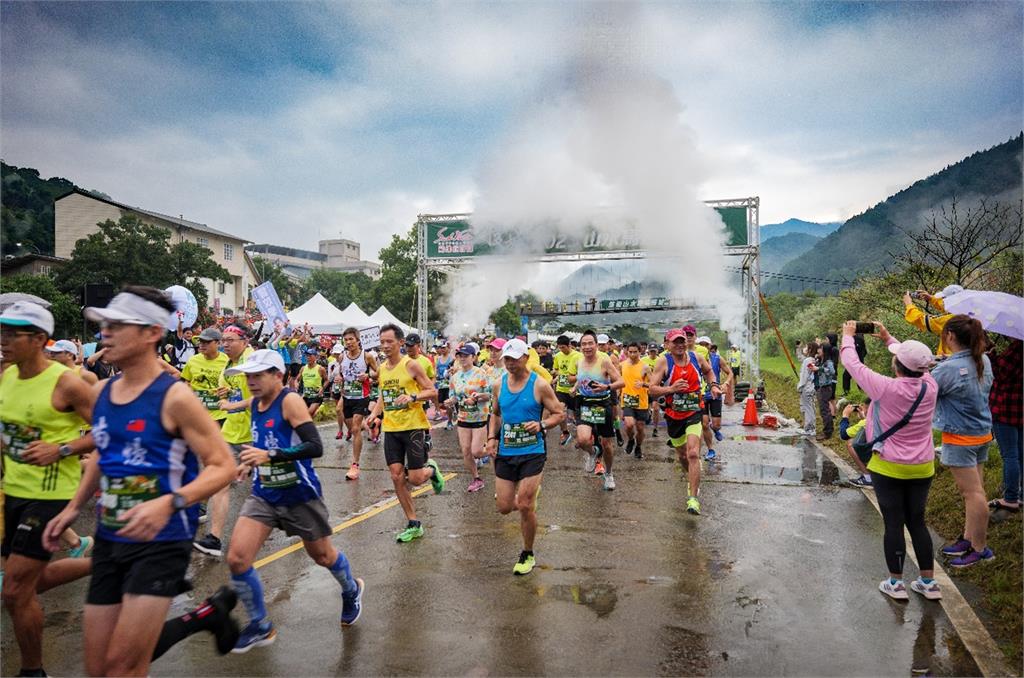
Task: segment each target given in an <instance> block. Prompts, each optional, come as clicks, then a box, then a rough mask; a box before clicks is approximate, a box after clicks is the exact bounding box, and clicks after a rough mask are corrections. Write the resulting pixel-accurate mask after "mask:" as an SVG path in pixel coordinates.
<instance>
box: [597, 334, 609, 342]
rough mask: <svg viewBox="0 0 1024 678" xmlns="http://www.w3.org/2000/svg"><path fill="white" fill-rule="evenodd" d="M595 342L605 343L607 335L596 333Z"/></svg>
mask: <svg viewBox="0 0 1024 678" xmlns="http://www.w3.org/2000/svg"><path fill="white" fill-rule="evenodd" d="M597 343H599V344H607V343H608V335H607V334H599V335H597Z"/></svg>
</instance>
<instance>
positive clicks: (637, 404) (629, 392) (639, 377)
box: [622, 360, 650, 410]
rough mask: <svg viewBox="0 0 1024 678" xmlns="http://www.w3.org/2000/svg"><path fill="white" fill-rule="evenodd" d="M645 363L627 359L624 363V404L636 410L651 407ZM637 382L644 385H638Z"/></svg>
mask: <svg viewBox="0 0 1024 678" xmlns="http://www.w3.org/2000/svg"><path fill="white" fill-rule="evenodd" d="M645 368H646V365H644V364H643V363H642V362H640V361H639V360H638V361H637V362H636V364H634V363H633V362H632V361H630V360H627V361H626V362H624V363H622V378H623V380H624V381H625V385H624V386H623V387H622V406H623V407H631V408H633V409H635V410H646V409H647V408H648V407H650V403H649V402H648V397H647V377H646V376H645V375H644V369H645ZM636 382H641V383H642V385H641V386H640V387H637V386H636V385H635V384H636Z"/></svg>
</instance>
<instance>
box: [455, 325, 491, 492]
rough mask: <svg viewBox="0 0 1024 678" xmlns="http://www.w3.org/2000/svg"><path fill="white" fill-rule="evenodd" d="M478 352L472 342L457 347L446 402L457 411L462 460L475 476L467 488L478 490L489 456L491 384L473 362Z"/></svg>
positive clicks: (471, 490)
mask: <svg viewBox="0 0 1024 678" xmlns="http://www.w3.org/2000/svg"><path fill="white" fill-rule="evenodd" d="M476 354H477V348H476V344H474V343H473V342H467V343H466V344H463V345H462V346H461V347H460V348H459V349H458V350H457V351H455V358H456V359H457V360H458V361H459V369H457V370H455V371H454V372H453V373H452V375H451V397H450V398H447V399H446V402H445V406H446V407H447V408H448V411H449V412H453V413H454V412H456V411H457V412H458V415H457V416H458V429H459V448H460V449H461V450H462V464H463V466H464V467H465V468H466V472H467V473H469V474H470V475H471V476H472V478H473V480H472V481H470V483H469V486H468V487H467V488H466V491H467V492H478V491H479V490H481V489H483V487H484V481H483V480H482V479H481V478H480V466H481V464H482V461H483V460H484V459H487V458H488V457H487V453H486V451H485V450H484V445H485V443H486V442H487V420H488V418H489V417H490V416H491V403H490V400H491V390H490V386H491V384H490V381H489V380H488V379H487V374H486V373H485V372H484V371H483V369H482V368H480V367H477V366H476V365H475V364H474V363H475V362H476Z"/></svg>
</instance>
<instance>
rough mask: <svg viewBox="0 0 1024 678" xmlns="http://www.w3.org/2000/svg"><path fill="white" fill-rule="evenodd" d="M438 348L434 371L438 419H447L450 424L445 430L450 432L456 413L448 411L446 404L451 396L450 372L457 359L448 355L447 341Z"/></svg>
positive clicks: (438, 345)
mask: <svg viewBox="0 0 1024 678" xmlns="http://www.w3.org/2000/svg"><path fill="white" fill-rule="evenodd" d="M436 348H437V357H436V358H434V369H435V371H436V372H437V375H436V378H435V380H434V388H436V389H437V406H438V413H437V417H436V418H437V420H438V421H444V420H445V419H447V421H448V424H447V425H446V426H445V429H447V430H449V431H450V430H452V421H453V420H454V414H455V413H454V412H452V411H451V410H450V409H448V406H447V405H446V404H445V403H447V402H448V395H449V393H448V381H449V377H450V375H449V372H450V371H451V369H452V366H453V365H454V363H455V358H454V357H453V356H451V355H449V354H448V350H449V349H448V342H447V341H444V342H440V343H438V344H437V347H436ZM441 410H444V414H442V413H441Z"/></svg>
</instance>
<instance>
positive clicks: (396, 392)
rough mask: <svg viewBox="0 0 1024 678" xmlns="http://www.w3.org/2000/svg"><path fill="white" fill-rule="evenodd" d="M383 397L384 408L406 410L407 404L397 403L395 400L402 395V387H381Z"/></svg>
mask: <svg viewBox="0 0 1024 678" xmlns="http://www.w3.org/2000/svg"><path fill="white" fill-rule="evenodd" d="M380 393H381V397H382V398H383V399H384V410H385V411H394V410H404V409H405V405H396V404H395V401H396V400H398V397H399V396H401V395H402V393H403V391H402V389H400V388H384V389H381V392H380Z"/></svg>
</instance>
